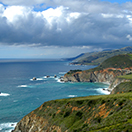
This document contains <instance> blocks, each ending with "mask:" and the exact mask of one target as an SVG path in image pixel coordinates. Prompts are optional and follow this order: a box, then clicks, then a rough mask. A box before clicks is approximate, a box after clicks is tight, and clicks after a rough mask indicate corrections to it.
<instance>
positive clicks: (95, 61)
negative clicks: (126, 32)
mask: <svg viewBox="0 0 132 132" xmlns="http://www.w3.org/2000/svg"><path fill="white" fill-rule="evenodd" d="M128 53H132V47H130V46H129V47H124V48H121V49H117V50H109V51H101V52H92V53H85V54H84V55H82V56H80V57H77V59H75V60H73V62H72V63H71V64H76V65H99V64H101V63H102V62H103V61H104V60H106V59H108V58H110V57H112V56H116V55H120V54H128Z"/></svg>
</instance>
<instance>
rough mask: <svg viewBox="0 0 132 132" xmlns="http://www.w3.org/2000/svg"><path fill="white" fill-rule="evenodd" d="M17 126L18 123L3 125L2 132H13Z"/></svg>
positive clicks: (1, 125) (0, 125)
mask: <svg viewBox="0 0 132 132" xmlns="http://www.w3.org/2000/svg"><path fill="white" fill-rule="evenodd" d="M16 125H17V122H15V123H14V122H9V123H2V124H0V131H1V132H11V131H12V130H14V128H15V126H16Z"/></svg>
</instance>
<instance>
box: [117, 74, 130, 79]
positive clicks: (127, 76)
mask: <svg viewBox="0 0 132 132" xmlns="http://www.w3.org/2000/svg"><path fill="white" fill-rule="evenodd" d="M118 78H122V79H128V80H132V73H131V74H127V75H123V76H118Z"/></svg>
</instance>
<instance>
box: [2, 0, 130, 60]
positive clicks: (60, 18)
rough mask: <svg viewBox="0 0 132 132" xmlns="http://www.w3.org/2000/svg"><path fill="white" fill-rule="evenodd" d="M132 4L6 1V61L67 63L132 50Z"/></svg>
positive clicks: (104, 0)
mask: <svg viewBox="0 0 132 132" xmlns="http://www.w3.org/2000/svg"><path fill="white" fill-rule="evenodd" d="M131 28H132V1H131V0H129V1H126V0H28V1H25V0H19V1H16V0H1V1H0V57H1V58H63V57H72V56H76V55H78V54H80V53H82V52H90V51H101V50H104V49H115V48H122V47H125V46H132V30H131Z"/></svg>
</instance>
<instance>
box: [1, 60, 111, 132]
mask: <svg viewBox="0 0 132 132" xmlns="http://www.w3.org/2000/svg"><path fill="white" fill-rule="evenodd" d="M93 67H94V66H73V65H72V66H71V65H69V62H66V61H22V60H21V61H3V62H0V92H1V94H0V132H11V130H12V129H13V128H14V127H15V125H16V123H17V122H18V121H20V120H21V119H22V117H23V116H25V115H26V114H28V113H29V112H31V111H32V110H34V109H36V108H37V107H39V106H40V105H41V104H42V103H44V102H46V101H48V100H54V99H61V98H71V97H80V96H89V95H100V94H106V93H103V90H102V88H107V87H108V85H107V84H102V83H70V82H68V83H61V82H60V81H59V78H60V77H61V76H63V75H64V74H65V73H66V72H68V71H69V70H71V69H72V70H73V69H82V70H86V69H90V68H93ZM47 75H49V76H50V77H49V78H46V76H47ZM54 75H57V78H54ZM33 77H36V78H37V80H36V81H33V80H32V78H33Z"/></svg>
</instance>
